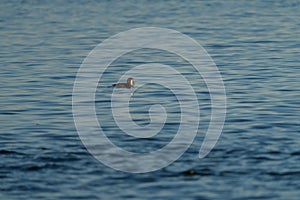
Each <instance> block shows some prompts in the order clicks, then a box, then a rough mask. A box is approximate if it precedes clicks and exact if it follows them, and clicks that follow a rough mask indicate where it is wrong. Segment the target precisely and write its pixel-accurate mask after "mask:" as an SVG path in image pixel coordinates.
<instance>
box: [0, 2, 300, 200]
mask: <svg viewBox="0 0 300 200" xmlns="http://www.w3.org/2000/svg"><path fill="white" fill-rule="evenodd" d="M299 10H300V3H299V1H296V0H295V1H293V0H289V1H279V0H278V1H256V0H255V1H233V0H232V1H231V0H230V1H195V2H194V1H179V0H178V1H177V0H171V1H166V2H159V1H158V2H156V1H147V0H142V1H92V0H91V1H57V0H54V1H29V0H28V1H26V0H23V1H21V0H20V1H17V0H16V1H6V0H5V1H2V2H1V7H0V36H1V37H0V61H1V62H0V63H1V68H0V199H175V198H179V199H298V198H299V196H300V169H299V168H300V123H299V119H300V103H299V102H300V89H299V88H300V79H299V76H300V65H299V63H300V56H299V52H300V37H299V36H300V14H299ZM149 26H150V27H162V28H170V29H174V30H177V31H180V32H182V33H184V34H186V35H188V36H190V37H192V38H194V39H195V40H196V41H198V42H199V43H200V44H201V45H202V46H203V47H204V48H205V49H206V50H207V52H208V53H209V55H210V56H211V57H212V59H213V60H214V62H215V64H216V65H217V66H218V68H219V70H220V73H221V75H222V77H223V81H224V85H225V87H226V94H227V116H226V121H225V125H224V129H223V132H222V135H221V137H220V139H219V140H218V143H217V145H216V146H215V148H214V149H213V151H212V152H211V153H210V154H208V156H207V157H205V158H203V159H199V157H198V151H199V148H200V146H201V143H202V141H203V137H204V134H205V132H206V130H207V127H208V123H209V121H210V112H211V104H210V95H209V92H208V90H207V88H206V87H205V83H204V82H203V81H199V82H197V81H196V80H195V79H194V78H193V73H194V71H193V70H192V68H189V67H186V68H184V67H181V65H182V66H186V65H187V63H185V61H182V60H180V59H178V57H176V56H175V55H173V54H172V55H171V54H168V53H166V52H161V51H156V50H155V51H154V50H149V49H148V50H147V49H146V50H141V51H138V52H133V54H129V55H124V56H123V57H122V58H120V59H118V60H117V61H115V62H114V63H112V66H111V69H112V71H107V76H106V78H105V83H106V84H107V85H108V86H109V85H110V84H111V83H114V82H116V81H117V80H118V78H119V76H120V74H122V73H123V71H126V69H130V67H133V66H136V65H139V64H145V63H147V62H148V63H149V62H163V63H165V64H171V65H172V64H173V65H177V66H178V68H181V69H182V70H183V71H182V73H185V74H186V75H187V77H188V78H189V81H191V82H192V83H193V84H194V85H195V87H196V88H197V91H198V93H197V95H198V98H199V102H200V103H199V106H200V111H201V121H200V124H199V130H198V134H197V137H196V138H195V140H194V142H193V144H192V145H191V146H190V148H189V149H188V150H187V151H186V152H185V153H184V154H183V155H182V156H181V157H180V159H178V160H177V161H175V162H174V163H172V164H171V165H169V166H167V167H165V168H163V169H160V170H158V171H155V172H151V173H143V174H131V173H126V172H120V171H116V170H114V169H111V168H109V167H107V166H105V165H103V164H102V163H101V162H99V161H98V160H96V159H95V158H94V157H93V156H92V155H91V154H90V153H89V152H88V151H87V149H86V148H85V146H84V145H83V144H82V142H81V140H80V139H79V136H78V134H77V131H76V128H75V124H74V120H73V114H72V91H73V84H74V81H75V78H76V73H77V71H78V69H79V67H80V65H81V63H82V62H83V60H84V59H85V57H86V56H87V55H88V54H89V52H90V51H92V50H93V48H94V47H95V46H96V45H98V44H99V43H100V42H102V41H103V40H105V39H107V38H109V37H110V36H112V35H115V34H117V33H119V32H121V31H127V30H129V29H132V28H140V27H149ZM120 66H125V68H124V67H123V68H122V69H121V68H120ZM189 70H191V71H189ZM162 78H163V77H162ZM137 84H138V81H137ZM108 86H107V87H98V88H97V93H96V96H95V98H96V102H95V103H96V111H97V116H98V119H99V121H100V124H101V126H103V129H105V130H107V134H108V135H107V137H108V138H110V139H111V141H112V142H113V143H114V144H116V145H118V146H120V147H122V148H124V149H126V150H128V151H132V152H150V151H155V150H157V149H160V148H162V147H163V146H164V145H166V144H167V143H168V142H169V141H171V139H172V137H173V136H174V134H175V133H176V130H177V129H178V126H179V120H180V108H179V104H178V102H177V100H176V98H175V97H174V95H173V94H172V93H170V92H169V93H164V92H158V91H162V90H164V88H162V87H161V86H159V85H148V86H147V87H146V88H141V89H140V91H139V89H137V91H136V93H135V94H134V101H131V102H130V104H131V105H132V106H131V107H130V108H131V113H132V116H133V118H134V120H135V122H136V123H137V124H138V125H140V126H145V125H147V124H149V123H150V120H149V117H148V116H147V113H148V110H149V106H150V105H151V104H155V103H157V102H159V103H161V104H162V105H163V106H164V107H165V108H166V111H167V112H168V113H170V115H169V118H168V119H169V121H167V122H168V123H166V125H165V127H164V128H163V130H162V134H161V135H160V134H158V135H156V136H155V137H154V138H151V139H138V140H137V139H133V138H131V137H129V136H125V135H124V134H122V133H121V132H120V130H119V129H118V128H117V127H116V124H115V122H114V121H113V120H112V116H111V113H110V107H109V104H108V103H109V100H108V98H107V97H108V96H107V95H104V94H109V93H110V92H111V91H112V88H111V87H108ZM124 93H126V92H124ZM125 95H126V94H125Z"/></svg>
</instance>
